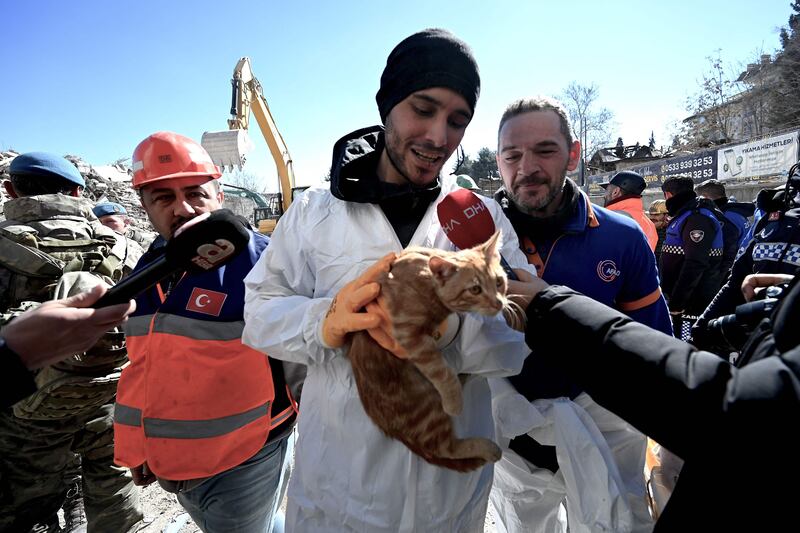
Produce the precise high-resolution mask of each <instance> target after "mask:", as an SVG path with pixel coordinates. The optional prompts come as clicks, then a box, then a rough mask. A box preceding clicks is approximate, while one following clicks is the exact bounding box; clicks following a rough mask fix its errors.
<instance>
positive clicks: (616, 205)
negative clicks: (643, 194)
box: [606, 197, 658, 251]
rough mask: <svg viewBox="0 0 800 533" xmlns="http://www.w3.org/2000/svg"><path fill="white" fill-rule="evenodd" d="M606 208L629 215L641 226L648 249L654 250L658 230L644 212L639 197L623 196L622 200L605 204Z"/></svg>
mask: <svg viewBox="0 0 800 533" xmlns="http://www.w3.org/2000/svg"><path fill="white" fill-rule="evenodd" d="M606 209H610V210H611V211H624V212H625V213H626V214H628V215H630V217H631V218H632V219H633V220H635V221H636V223H637V224H639V227H641V228H642V231H643V232H644V235H645V237H647V244H649V245H650V251H655V249H656V244H657V243H658V232H657V231H656V226H655V224H653V221H652V220H650V219H649V218H648V216H647V215H646V214H645V212H644V208H643V207H642V199H641V198H639V197H636V198H625V199H624V200H620V201H618V202H613V203H611V204H609V205H607V206H606Z"/></svg>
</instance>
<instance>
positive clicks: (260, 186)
mask: <svg viewBox="0 0 800 533" xmlns="http://www.w3.org/2000/svg"><path fill="white" fill-rule="evenodd" d="M223 182H224V183H227V184H229V185H235V186H237V187H243V188H245V189H249V190H251V191H254V192H260V193H263V192H266V184H265V183H264V181H263V180H262V179H261V178H259V177H258V176H256V175H254V174H250V173H249V172H244V171H242V170H239V169H234V170H233V171H232V172H230V173H228V174H226V175H225V177H224V179H223Z"/></svg>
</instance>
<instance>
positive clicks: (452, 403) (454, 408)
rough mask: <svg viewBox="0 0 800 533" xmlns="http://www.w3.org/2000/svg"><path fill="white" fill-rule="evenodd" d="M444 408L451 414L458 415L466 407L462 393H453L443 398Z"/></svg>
mask: <svg viewBox="0 0 800 533" xmlns="http://www.w3.org/2000/svg"><path fill="white" fill-rule="evenodd" d="M442 409H444V412H445V413H447V414H448V415H450V416H458V415H460V414H461V411H462V410H463V409H464V400H463V398H462V397H461V394H458V395H455V394H454V395H453V396H451V397H449V398H442Z"/></svg>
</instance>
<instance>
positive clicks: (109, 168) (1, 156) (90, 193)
mask: <svg viewBox="0 0 800 533" xmlns="http://www.w3.org/2000/svg"><path fill="white" fill-rule="evenodd" d="M18 155H19V153H17V152H14V151H8V152H0V181H4V180H7V179H8V178H9V174H8V167H9V166H10V165H11V161H13V160H14V158H15V157H17V156H18ZM64 157H65V158H66V159H68V160H69V161H70V162H71V163H72V164H73V165H75V166H76V167H77V168H78V171H79V172H80V173H81V175H82V176H83V179H84V180H86V188H85V189H84V190H83V196H84V197H86V198H88V199H89V200H91V201H92V202H94V203H99V202H105V201H111V202H117V203H119V204H122V205H123V206H125V209H126V210H127V211H128V216H129V217H130V219H131V225H132V226H133V227H134V228H136V229H139V230H142V231H145V232H154V229H153V226H152V225H151V224H150V221H149V220H148V219H147V214H146V213H145V212H144V209H142V206H141V204H140V203H139V197H138V195H137V194H136V192H135V191H134V190H133V189H132V188H131V182H130V180H131V176H132V172H131V170H130V168H129V167H128V166H127V165H125V164H124V163H123V162H117V163H114V164H113V165H103V166H98V167H94V166H92V165H90V164H89V163H87V162H85V161H84V160H83V159H81V158H80V157H78V156H75V155H66V156H64ZM7 199H8V197H7V195H6V192H5V188H0V214H2V204H3V203H4V202H5V201H6V200H7Z"/></svg>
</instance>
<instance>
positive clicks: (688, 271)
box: [661, 193, 736, 315]
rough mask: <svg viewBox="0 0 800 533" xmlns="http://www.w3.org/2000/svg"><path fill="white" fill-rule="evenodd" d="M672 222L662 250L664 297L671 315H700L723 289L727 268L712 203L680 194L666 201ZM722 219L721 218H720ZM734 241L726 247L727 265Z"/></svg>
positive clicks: (722, 238)
mask: <svg viewBox="0 0 800 533" xmlns="http://www.w3.org/2000/svg"><path fill="white" fill-rule="evenodd" d="M667 209H668V210H669V213H670V215H671V216H672V220H671V221H670V223H669V226H667V237H666V239H665V240H664V247H663V248H662V250H661V277H662V287H663V288H664V294H665V295H666V297H667V300H668V301H669V308H670V309H671V310H672V311H684V312H686V313H687V314H689V315H699V314H700V313H702V312H703V310H704V309H705V308H706V306H707V305H708V304H709V303H710V302H711V299H712V298H713V297H714V295H715V294H716V293H717V291H718V290H719V288H720V287H721V286H722V281H723V280H724V279H725V276H726V275H727V270H728V268H730V265H729V264H728V265H725V264H724V263H727V258H726V254H725V252H726V246H725V245H726V243H725V239H724V233H723V226H722V224H720V222H719V219H718V218H717V214H716V213H715V211H717V210H716V206H715V205H714V203H713V202H712V201H711V200H707V199H705V198H698V197H696V196H695V195H694V193H682V194H679V195H676V196H673V197H672V198H670V199H669V200H667ZM719 216H720V217H722V214H721V213H720V214H719ZM735 241H736V237H735V236H734V238H733V239H732V240H731V242H729V243H728V246H729V247H730V248H731V249H730V250H729V251H728V254H727V255H730V256H731V257H730V262H731V263H732V262H733V257H734V256H735V255H736V251H735V250H736V242H735Z"/></svg>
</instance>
